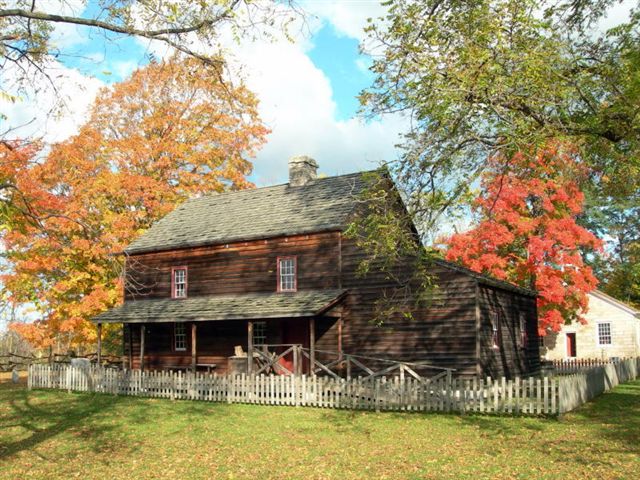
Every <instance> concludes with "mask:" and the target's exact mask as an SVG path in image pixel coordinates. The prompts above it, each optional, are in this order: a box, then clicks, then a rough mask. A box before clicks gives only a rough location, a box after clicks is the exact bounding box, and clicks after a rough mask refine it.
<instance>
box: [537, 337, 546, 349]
mask: <svg viewBox="0 0 640 480" xmlns="http://www.w3.org/2000/svg"><path fill="white" fill-rule="evenodd" d="M538 346H539V347H540V348H545V347H544V337H538Z"/></svg>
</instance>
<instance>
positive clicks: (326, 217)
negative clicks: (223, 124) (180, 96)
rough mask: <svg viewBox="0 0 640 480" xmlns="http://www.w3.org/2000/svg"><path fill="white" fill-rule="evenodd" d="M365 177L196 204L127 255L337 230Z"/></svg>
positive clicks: (242, 193) (227, 196)
mask: <svg viewBox="0 0 640 480" xmlns="http://www.w3.org/2000/svg"><path fill="white" fill-rule="evenodd" d="M366 174H367V172H359V173H353V174H349V175H341V176H337V177H328V178H319V179H316V180H312V181H311V182H309V183H307V184H306V185H304V186H300V187H291V186H289V184H288V183H287V184H284V185H275V186H273V187H264V188H256V189H251V190H240V191H237V192H228V193H222V194H214V195H206V196H203V197H200V198H194V199H192V200H188V201H186V202H184V203H183V204H182V205H180V206H178V207H177V208H176V209H175V210H174V211H173V212H171V213H169V214H168V215H167V216H165V217H164V218H163V219H161V220H160V221H158V222H157V223H155V224H154V225H153V226H152V227H151V228H150V229H149V230H148V231H147V232H146V233H144V234H143V235H142V236H141V237H140V238H138V239H137V240H135V241H134V242H133V243H131V245H129V246H128V247H127V249H126V250H125V253H127V254H135V253H144V252H154V251H159V250H172V249H176V248H186V247H196V246H202V245H213V244H220V243H230V242H237V241H243V240H253V239H261V238H269V237H277V236H283V235H297V234H304V233H312V232H320V231H329V230H339V229H341V228H343V227H344V226H346V224H347V223H348V217H349V215H350V214H351V212H352V211H353V209H354V207H355V204H356V202H355V197H356V196H357V195H358V194H359V193H360V192H362V189H363V188H364V186H365V179H364V177H365V175H366Z"/></svg>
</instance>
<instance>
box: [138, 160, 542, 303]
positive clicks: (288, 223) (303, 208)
mask: <svg viewBox="0 0 640 480" xmlns="http://www.w3.org/2000/svg"><path fill="white" fill-rule="evenodd" d="M373 172H375V170H372V171H368V172H357V173H351V174H348V175H340V176H336V177H327V178H318V179H315V180H312V181H310V182H309V183H307V184H306V185H303V186H299V187H292V186H289V184H288V183H285V184H283V185H275V186H272V187H263V188H255V189H251V190H240V191H236V192H227V193H221V194H212V195H206V196H203V197H199V198H194V199H191V200H188V201H186V202H184V203H183V204H182V205H180V206H178V207H177V208H176V209H175V210H174V211H173V212H171V213H169V214H168V215H167V216H165V217H164V218H162V219H161V220H159V221H158V222H156V223H155V224H154V225H153V226H152V227H151V228H150V229H149V230H147V232H146V233H144V234H143V235H142V236H141V237H140V238H138V239H137V240H135V241H134V242H133V243H131V245H129V246H128V247H127V248H126V250H125V253H127V254H138V253H147V252H156V251H161V250H173V249H178V248H188V247H198V246H204V245H215V244H221V243H232V242H239V241H244V240H257V239H263V238H273V237H278V236H285V235H298V234H305V233H314V232H322V231H332V230H342V229H344V228H345V227H346V226H347V224H348V223H349V218H350V215H351V214H352V212H353V211H354V209H355V206H356V203H357V196H358V195H359V194H360V193H362V191H363V189H364V188H365V187H366V182H367V180H366V178H367V175H370V174H371V173H373ZM378 172H382V171H381V170H378ZM437 263H439V264H440V265H441V266H443V267H445V268H450V269H454V270H457V271H459V272H461V273H464V274H467V275H470V276H472V277H474V278H476V280H478V281H479V282H480V283H483V284H487V285H493V286H495V287H498V288H503V289H506V290H510V291H513V292H517V293H520V294H524V295H531V296H535V295H536V292H534V291H533V290H529V289H526V288H521V287H518V286H516V285H512V284H510V283H507V282H503V281H500V280H497V279H495V278H492V277H489V276H486V275H481V274H479V273H477V272H474V271H472V270H469V269H467V268H465V267H462V266H460V265H458V264H455V263H451V262H447V261H444V260H439V261H437Z"/></svg>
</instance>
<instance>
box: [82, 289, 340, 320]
mask: <svg viewBox="0 0 640 480" xmlns="http://www.w3.org/2000/svg"><path fill="white" fill-rule="evenodd" d="M346 293H347V291H346V290H304V291H300V292H293V293H275V292H273V293H252V294H245V295H216V296H207V297H189V298H183V299H171V298H159V299H145V300H130V301H128V302H125V303H123V304H122V305H120V306H119V307H115V308H112V309H111V310H108V311H106V312H104V313H102V314H100V315H98V316H96V317H94V318H93V320H92V321H93V322H94V323H161V322H198V321H210V320H251V319H262V318H291V317H312V316H314V315H320V314H322V313H324V312H325V311H327V310H329V309H330V308H331V307H332V306H334V305H335V304H336V303H337V302H338V301H340V300H341V299H342V298H343V297H344V295H345V294H346Z"/></svg>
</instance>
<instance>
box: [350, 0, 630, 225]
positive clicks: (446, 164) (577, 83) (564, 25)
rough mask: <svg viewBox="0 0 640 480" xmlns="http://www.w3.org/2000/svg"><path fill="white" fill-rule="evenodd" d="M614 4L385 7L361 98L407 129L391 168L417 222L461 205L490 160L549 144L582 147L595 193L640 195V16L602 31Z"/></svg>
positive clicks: (420, 0)
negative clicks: (406, 121)
mask: <svg viewBox="0 0 640 480" xmlns="http://www.w3.org/2000/svg"><path fill="white" fill-rule="evenodd" d="M617 4H618V2H616V1H613V0H611V1H609V0H602V1H598V2H590V1H581V0H579V1H574V0H553V1H551V0H549V1H547V0H478V1H474V2H457V1H448V0H445V1H443V0H390V1H389V2H388V5H389V11H388V15H387V16H386V18H385V19H382V20H380V21H377V22H373V23H371V24H370V26H369V27H368V34H369V39H368V41H367V43H366V45H367V46H368V49H369V51H370V52H371V54H372V55H373V56H374V63H373V67H372V69H373V72H374V74H375V75H376V78H375V82H374V83H373V85H372V87H371V88H369V89H368V90H367V91H365V92H364V93H363V94H362V96H361V100H362V102H363V105H364V109H365V111H366V112H367V113H368V114H370V115H378V114H381V113H388V112H403V113H404V114H406V115H409V117H410V118H411V120H412V128H411V131H410V132H409V133H408V134H407V136H406V137H405V141H404V143H403V147H404V150H403V154H402V156H401V158H400V159H399V160H398V161H397V162H394V163H393V170H394V173H395V175H396V176H397V178H398V180H399V181H400V182H401V183H403V184H404V188H405V189H406V190H407V191H408V193H409V199H410V202H414V203H415V207H414V209H415V210H416V212H417V213H422V214H423V216H424V217H425V218H426V219H427V220H428V221H430V223H431V224H433V223H434V221H432V219H431V218H429V216H433V214H434V212H435V213H436V214H440V213H442V212H446V211H448V210H449V209H450V207H452V206H454V205H455V204H456V202H457V201H458V200H459V199H460V198H461V196H464V194H465V193H467V192H468V190H469V187H470V186H471V185H473V178H474V177H475V176H477V175H479V174H480V173H481V172H482V171H483V170H484V169H485V168H486V167H487V162H486V160H487V158H491V157H492V156H493V155H495V154H496V153H501V154H503V155H506V156H510V155H512V154H514V153H515V152H517V151H521V152H528V151H532V150H531V147H532V146H533V147H542V146H544V145H545V144H547V142H549V141H551V140H553V141H555V140H559V141H563V142H565V141H566V142H568V143H570V144H571V145H575V146H576V147H577V149H578V153H579V156H580V159H581V161H582V162H584V163H585V164H587V165H589V167H590V168H591V171H592V176H591V178H590V181H591V182H592V183H593V184H594V185H595V186H596V187H597V189H598V190H599V191H603V192H605V193H606V194H610V195H614V196H624V195H626V194H628V193H630V192H633V191H637V189H638V185H640V126H639V125H640V124H639V123H638V114H639V111H640V88H639V84H638V75H637V72H638V71H639V70H640V42H639V36H638V28H639V23H638V21H639V19H640V12H638V10H637V9H636V10H634V11H632V13H631V16H630V18H629V19H628V21H627V22H626V23H623V24H621V25H619V26H617V27H615V28H611V29H609V30H608V31H602V29H601V27H600V24H601V23H600V22H601V20H602V19H603V18H605V16H606V15H607V13H608V12H610V10H611V8H612V7H613V6H614V5H617ZM534 149H535V148H534ZM426 194H428V195H427V198H428V199H429V200H430V202H429V204H428V205H427V206H428V207H429V208H424V209H423V208H422V207H421V202H423V201H424V198H425V195H426ZM410 207H411V205H410ZM436 216H437V215H436Z"/></svg>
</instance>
